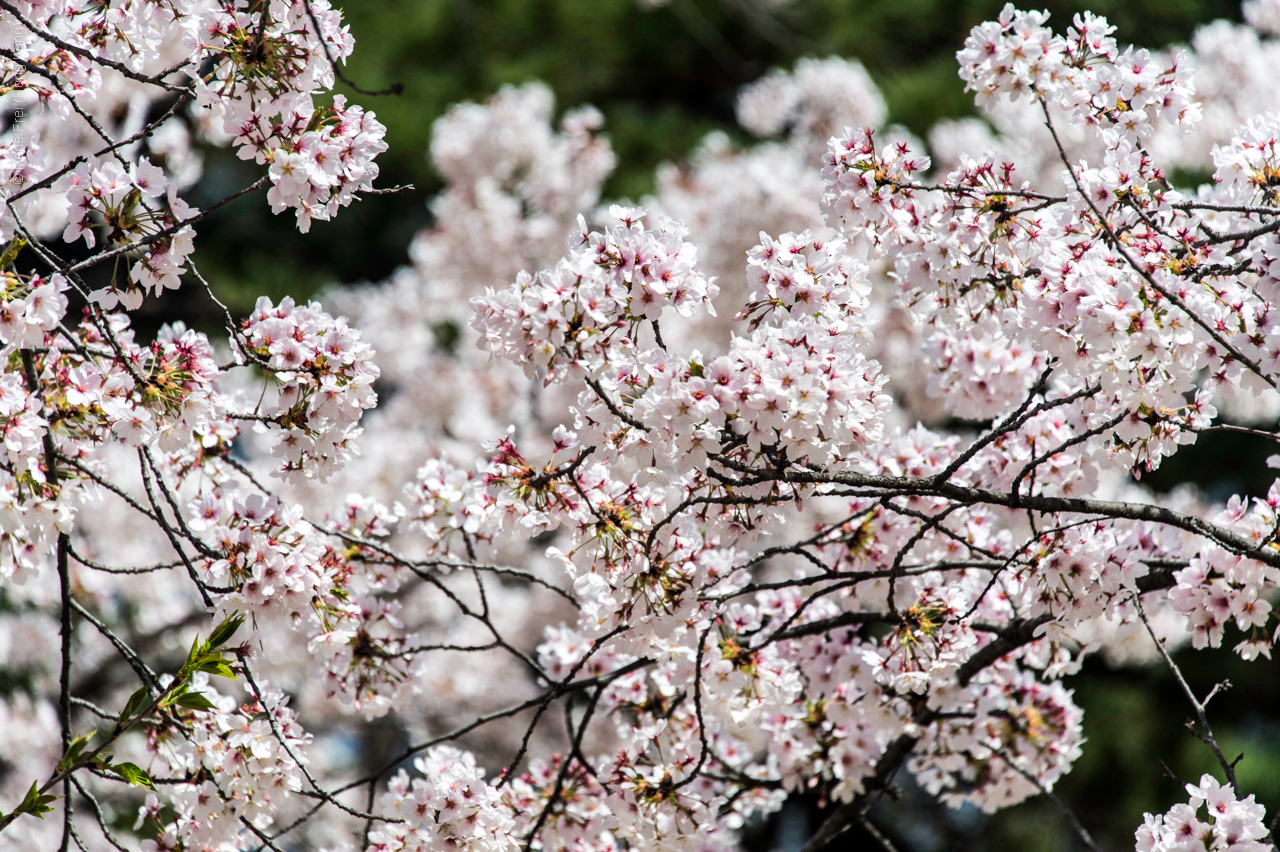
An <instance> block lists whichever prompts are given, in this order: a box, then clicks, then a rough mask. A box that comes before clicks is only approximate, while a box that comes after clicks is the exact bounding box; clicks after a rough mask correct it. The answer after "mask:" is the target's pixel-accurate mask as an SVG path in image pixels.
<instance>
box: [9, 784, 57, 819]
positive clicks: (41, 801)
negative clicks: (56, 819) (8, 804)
mask: <svg viewBox="0 0 1280 852" xmlns="http://www.w3.org/2000/svg"><path fill="white" fill-rule="evenodd" d="M57 800H58V797H57V796H54V795H52V794H50V793H45V794H44V795H43V796H42V795H40V790H39V788H38V787H37V786H36V782H35V781H32V782H31V789H30V790H28V791H27V795H26V797H25V798H24V799H23V800H22V804H20V805H18V807H17V808H16V809H15V810H14V813H15V814H31V815H32V816H37V817H40V819H44V817H43V816H42V814H47V813H49V812H50V811H51V810H53V804H52V803H53V802H56V801H57Z"/></svg>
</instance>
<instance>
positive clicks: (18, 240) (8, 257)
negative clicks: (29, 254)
mask: <svg viewBox="0 0 1280 852" xmlns="http://www.w3.org/2000/svg"><path fill="white" fill-rule="evenodd" d="M26 244H27V241H26V240H25V239H23V238H22V237H14V238H13V240H12V241H10V243H9V245H7V246H5V249H4V254H3V255H0V269H8V268H9V267H10V266H11V265H12V264H13V262H14V261H15V260H17V259H18V253H19V252H20V251H22V248H23V246H25V245H26Z"/></svg>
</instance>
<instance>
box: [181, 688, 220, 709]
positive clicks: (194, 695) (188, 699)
mask: <svg viewBox="0 0 1280 852" xmlns="http://www.w3.org/2000/svg"><path fill="white" fill-rule="evenodd" d="M173 703H174V704H177V705H178V706H179V707H186V708H187V709H188V710H212V709H214V707H213V704H212V702H210V701H209V699H207V698H205V697H204V696H203V695H201V694H200V693H198V692H187V693H184V694H182V695H179V696H178V697H177V699H176V700H175V701H174V702H173Z"/></svg>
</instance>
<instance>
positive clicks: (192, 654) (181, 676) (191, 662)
mask: <svg viewBox="0 0 1280 852" xmlns="http://www.w3.org/2000/svg"><path fill="white" fill-rule="evenodd" d="M199 653H200V637H199V636H197V637H196V638H194V639H192V640H191V650H190V651H188V652H187V661H186V662H185V663H183V664H182V668H181V669H180V670H179V671H178V680H186V679H187V678H188V677H189V676H190V675H191V670H192V667H194V666H195V664H196V656H197V655H198V654H199Z"/></svg>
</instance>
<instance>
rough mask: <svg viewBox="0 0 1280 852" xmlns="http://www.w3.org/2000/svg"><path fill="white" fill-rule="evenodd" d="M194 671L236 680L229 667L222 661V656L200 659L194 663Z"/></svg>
mask: <svg viewBox="0 0 1280 852" xmlns="http://www.w3.org/2000/svg"><path fill="white" fill-rule="evenodd" d="M196 671H198V672H208V673H209V674H212V675H218V676H219V677H228V678H231V679H232V680H235V679H236V673H235V672H233V671H232V670H231V666H229V665H227V662H226V661H225V660H223V659H222V655H220V654H219V655H217V656H210V657H201V658H200V659H199V660H197V661H196Z"/></svg>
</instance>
